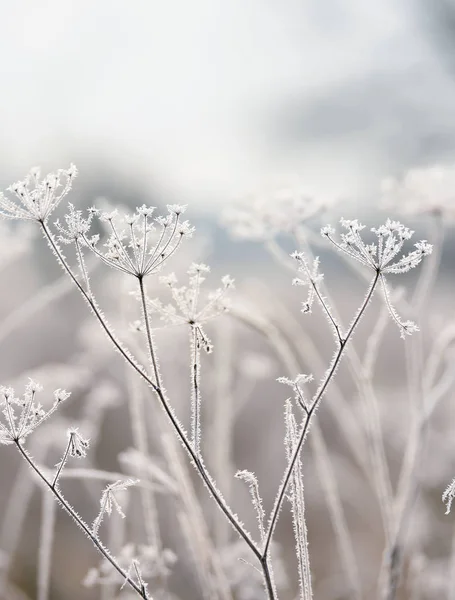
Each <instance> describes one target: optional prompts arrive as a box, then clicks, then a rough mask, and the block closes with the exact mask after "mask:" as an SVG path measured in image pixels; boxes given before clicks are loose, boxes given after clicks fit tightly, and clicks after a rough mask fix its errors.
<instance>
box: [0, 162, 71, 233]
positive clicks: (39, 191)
mask: <svg viewBox="0 0 455 600" xmlns="http://www.w3.org/2000/svg"><path fill="white" fill-rule="evenodd" d="M76 175H77V169H76V167H75V166H74V165H73V164H71V165H70V167H69V168H68V169H59V170H58V171H56V172H55V173H49V174H48V175H47V176H46V177H45V178H44V179H40V170H39V169H38V168H35V169H32V170H31V171H30V173H29V174H28V175H27V177H26V178H25V179H24V180H23V181H17V182H16V183H13V184H12V185H11V186H10V187H9V188H8V190H7V191H8V192H10V194H11V195H12V198H10V197H8V196H5V195H4V194H3V193H1V192H0V216H2V217H5V218H7V219H25V220H28V221H38V222H40V223H45V222H46V221H47V220H48V218H49V215H50V214H51V213H52V211H53V210H54V209H55V208H56V207H57V206H58V205H59V204H60V202H61V201H62V199H63V198H64V197H65V196H66V195H67V194H68V192H69V191H70V190H71V187H72V184H73V180H74V178H75V177H76Z"/></svg>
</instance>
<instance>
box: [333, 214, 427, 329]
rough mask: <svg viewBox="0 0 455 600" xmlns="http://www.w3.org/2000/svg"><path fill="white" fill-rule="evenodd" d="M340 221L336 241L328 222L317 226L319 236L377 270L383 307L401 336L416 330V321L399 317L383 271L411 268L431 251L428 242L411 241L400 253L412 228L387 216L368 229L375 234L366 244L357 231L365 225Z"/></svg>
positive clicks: (399, 270) (395, 271) (394, 272)
mask: <svg viewBox="0 0 455 600" xmlns="http://www.w3.org/2000/svg"><path fill="white" fill-rule="evenodd" d="M341 225H342V226H343V227H344V229H346V230H347V231H346V233H342V234H341V236H340V238H341V240H340V241H339V242H338V241H336V240H335V238H334V233H335V230H334V229H333V228H332V227H330V226H327V227H323V228H322V229H321V234H322V236H323V237H326V238H327V239H328V240H330V242H331V243H332V244H333V245H334V246H335V247H336V248H337V249H338V250H339V251H340V252H343V253H344V254H346V255H347V256H349V257H350V258H353V259H354V260H356V261H358V262H360V263H361V264H362V265H364V266H365V267H367V268H369V269H370V270H372V271H375V272H376V273H377V274H378V276H379V278H380V281H381V285H382V289H383V292H384V298H385V302H386V305H387V308H388V310H389V313H390V315H391V317H392V319H393V320H394V321H395V323H396V324H397V325H398V327H399V329H400V334H401V337H403V338H404V337H405V335H410V334H411V333H413V332H414V331H418V327H417V325H416V324H415V323H413V322H412V321H402V320H401V318H400V317H399V315H398V313H397V312H396V310H395V308H394V307H393V305H392V302H391V298H390V292H389V290H388V287H387V282H386V275H389V274H401V273H406V272H407V271H409V270H411V269H414V268H415V267H417V266H418V265H419V264H420V262H421V261H422V259H423V258H424V257H426V256H428V255H429V254H431V252H432V249H433V247H432V245H431V244H429V243H428V242H427V241H426V240H422V241H420V242H417V243H416V244H414V248H415V250H412V251H411V252H408V254H404V255H402V254H401V252H402V249H403V246H404V244H405V242H406V241H407V240H409V239H411V237H412V235H413V233H414V232H413V231H411V230H410V229H408V228H407V227H405V226H404V225H402V224H401V223H400V222H399V221H392V220H391V219H387V221H386V222H385V223H384V225H381V226H380V227H378V228H374V227H373V228H372V229H371V231H372V232H373V233H374V235H375V236H376V243H373V244H367V243H366V242H365V241H364V240H363V238H362V236H361V231H362V230H363V229H365V226H364V225H362V224H361V223H359V222H358V221H357V220H348V219H341Z"/></svg>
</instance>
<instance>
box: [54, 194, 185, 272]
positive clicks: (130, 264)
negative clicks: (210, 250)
mask: <svg viewBox="0 0 455 600" xmlns="http://www.w3.org/2000/svg"><path fill="white" fill-rule="evenodd" d="M167 208H168V214H167V215H166V216H157V217H154V216H153V214H154V212H155V208H154V207H152V206H150V207H149V206H145V205H143V206H140V207H139V208H137V209H136V212H135V213H134V214H132V215H125V216H124V217H123V218H122V219H121V220H120V219H119V218H118V213H117V210H114V211H112V212H109V213H108V212H101V211H100V210H98V209H96V208H91V209H89V210H88V215H87V217H86V218H84V217H83V216H82V211H80V210H76V209H75V208H74V206H73V205H71V204H70V205H69V213H68V214H67V215H66V216H65V221H66V226H63V225H62V224H61V223H60V221H56V223H55V226H56V228H57V230H58V232H59V236H58V240H59V241H61V242H63V243H65V244H71V243H75V244H76V247H77V248H78V251H80V246H84V247H87V248H88V249H89V250H90V251H92V252H93V253H94V254H96V256H97V257H98V258H100V259H101V260H102V261H103V263H105V264H106V265H107V266H110V267H113V268H114V269H118V270H119V271H122V272H123V273H128V274H130V275H133V276H134V277H138V278H143V277H146V276H147V275H151V274H153V273H157V272H158V271H160V270H161V268H162V266H163V265H164V263H165V262H166V261H167V260H168V259H169V258H170V257H171V256H172V255H173V254H174V253H175V252H176V250H177V249H178V247H179V246H180V244H181V242H182V240H183V238H184V237H189V236H191V235H192V233H193V231H194V229H193V227H191V226H190V224H189V222H188V221H181V219H180V216H181V215H182V214H183V213H184V212H185V209H186V207H185V206H180V205H177V204H172V205H168V207H167ZM95 216H96V217H99V218H100V219H101V220H102V221H105V222H106V223H107V224H108V228H109V229H110V235H109V236H108V238H107V240H106V242H105V243H104V247H105V248H106V250H101V249H100V248H99V246H98V243H99V240H100V238H99V235H97V234H96V235H92V236H89V231H90V227H91V224H92V221H93V218H94V217H95ZM119 221H120V223H119Z"/></svg>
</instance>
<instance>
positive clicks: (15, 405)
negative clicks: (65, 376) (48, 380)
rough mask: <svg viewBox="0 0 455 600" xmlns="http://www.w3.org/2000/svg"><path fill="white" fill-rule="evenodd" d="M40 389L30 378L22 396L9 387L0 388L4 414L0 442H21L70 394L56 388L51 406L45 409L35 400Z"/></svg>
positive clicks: (0, 429) (0, 427)
mask: <svg viewBox="0 0 455 600" xmlns="http://www.w3.org/2000/svg"><path fill="white" fill-rule="evenodd" d="M42 389H43V388H42V386H41V385H40V384H39V383H37V382H36V381H33V380H32V379H30V380H29V382H28V384H27V385H26V387H25V392H24V394H23V395H22V397H16V395H15V392H14V389H13V388H11V387H1V388H0V407H1V411H2V413H3V416H4V422H2V421H1V420H0V444H13V443H15V442H18V443H23V442H24V440H25V438H26V437H27V436H28V435H30V434H31V433H32V432H33V431H34V430H35V429H36V428H37V427H38V426H39V425H41V423H43V421H45V420H46V419H47V418H48V417H49V416H50V415H51V414H52V413H53V412H54V411H55V410H56V409H57V407H58V406H59V405H60V403H61V402H62V401H63V400H66V398H68V397H69V395H70V394H69V393H68V392H65V391H64V390H56V391H55V392H54V403H53V405H52V407H51V408H50V409H48V410H45V409H44V408H43V407H42V406H41V404H40V403H39V402H37V401H36V396H37V394H38V393H40V392H41V391H42Z"/></svg>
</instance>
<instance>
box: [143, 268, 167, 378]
mask: <svg viewBox="0 0 455 600" xmlns="http://www.w3.org/2000/svg"><path fill="white" fill-rule="evenodd" d="M137 279H138V282H139V293H140V296H141V307H142V318H143V319H144V324H145V335H146V338H147V348H148V352H149V358H150V362H151V363H152V368H153V374H154V375H155V384H156V387H157V388H161V378H160V369H159V365H158V359H157V356H156V351H155V345H154V343H153V334H152V328H151V326H150V319H149V315H148V311H147V299H146V297H145V288H144V278H143V277H142V276H141V277H138V278H137Z"/></svg>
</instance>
